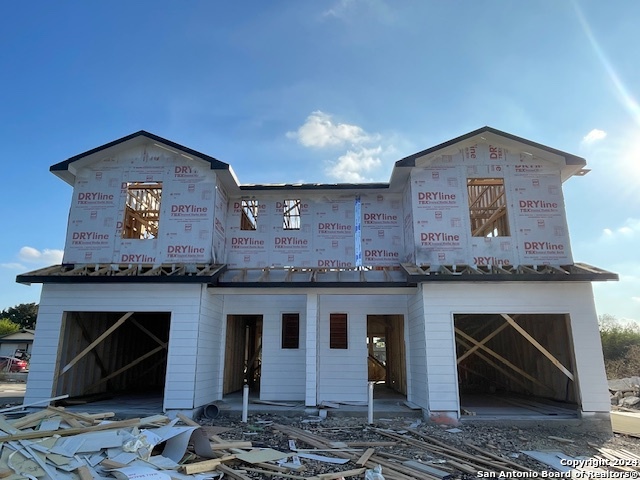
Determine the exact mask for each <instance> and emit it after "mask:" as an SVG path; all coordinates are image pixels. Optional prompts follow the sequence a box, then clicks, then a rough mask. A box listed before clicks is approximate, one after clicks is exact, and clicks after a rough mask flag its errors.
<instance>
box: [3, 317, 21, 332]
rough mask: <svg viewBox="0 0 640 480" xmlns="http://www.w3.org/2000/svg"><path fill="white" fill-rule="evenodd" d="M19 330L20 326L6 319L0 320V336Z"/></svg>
mask: <svg viewBox="0 0 640 480" xmlns="http://www.w3.org/2000/svg"><path fill="white" fill-rule="evenodd" d="M18 330H20V326H19V325H17V324H15V323H13V322H12V321H11V320H9V319H8V318H0V336H2V335H9V334H10V333H14V332H17V331H18Z"/></svg>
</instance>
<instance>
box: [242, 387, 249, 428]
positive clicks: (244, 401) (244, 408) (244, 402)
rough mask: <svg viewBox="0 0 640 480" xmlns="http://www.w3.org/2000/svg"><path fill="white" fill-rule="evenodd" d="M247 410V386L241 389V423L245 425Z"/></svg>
mask: <svg viewBox="0 0 640 480" xmlns="http://www.w3.org/2000/svg"><path fill="white" fill-rule="evenodd" d="M248 409H249V385H247V384H246V383H245V384H244V387H243V388H242V423H247V410H248Z"/></svg>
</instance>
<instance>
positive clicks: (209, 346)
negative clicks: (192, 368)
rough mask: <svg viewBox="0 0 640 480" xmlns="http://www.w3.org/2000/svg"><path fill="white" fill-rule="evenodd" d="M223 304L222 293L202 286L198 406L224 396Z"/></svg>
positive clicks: (196, 394) (196, 398) (197, 368)
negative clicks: (210, 291)
mask: <svg viewBox="0 0 640 480" xmlns="http://www.w3.org/2000/svg"><path fill="white" fill-rule="evenodd" d="M223 304H224V297H223V296H222V295H213V294H211V293H209V292H208V291H207V289H206V287H203V288H202V303H201V307H200V324H199V332H198V359H197V362H198V363H197V365H196V386H195V388H196V391H195V406H196V407H199V406H202V405H206V404H207V403H210V402H212V401H214V400H220V399H221V398H222V390H221V388H220V384H221V383H220V382H221V377H220V375H221V372H222V370H221V368H220V362H221V359H220V357H221V352H223V351H224V350H223V348H222V346H223V345H224V336H223V316H222V309H223Z"/></svg>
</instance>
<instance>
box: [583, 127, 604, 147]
mask: <svg viewBox="0 0 640 480" xmlns="http://www.w3.org/2000/svg"><path fill="white" fill-rule="evenodd" d="M606 136H607V132H605V131H604V130H599V129H597V128H594V129H593V130H591V131H590V132H589V133H587V134H586V135H585V136H584V137H583V138H582V143H583V145H591V144H593V143H595V142H597V141H599V140H603V139H604V138H605V137H606Z"/></svg>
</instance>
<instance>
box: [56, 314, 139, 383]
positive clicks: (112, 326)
mask: <svg viewBox="0 0 640 480" xmlns="http://www.w3.org/2000/svg"><path fill="white" fill-rule="evenodd" d="M134 313H135V312H127V313H125V314H124V315H123V316H122V317H120V319H119V320H118V321H117V322H116V323H114V324H113V325H111V326H110V327H109V328H108V329H107V330H106V331H105V332H104V333H103V334H102V335H100V336H99V337H98V338H96V339H95V340H94V341H93V342H91V343H90V344H89V345H88V346H87V347H86V348H85V349H84V350H82V351H81V352H80V353H79V354H78V355H76V356H75V358H73V360H71V361H70V362H69V363H67V364H66V365H65V366H64V367H63V368H62V370H60V375H62V374H64V373H66V372H68V371H69V369H71V367H73V366H74V365H75V364H76V363H78V362H79V361H80V360H81V359H82V357H84V356H85V355H86V354H87V353H89V352H90V351H91V350H93V348H94V347H95V346H96V345H98V344H99V343H100V342H102V341H103V340H104V339H105V338H107V337H108V336H109V335H111V334H112V333H113V332H114V331H115V330H116V329H117V328H118V327H119V326H120V325H122V324H123V323H124V322H125V321H126V320H127V319H128V318H129V317H130V316H131V315H133V314H134Z"/></svg>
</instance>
